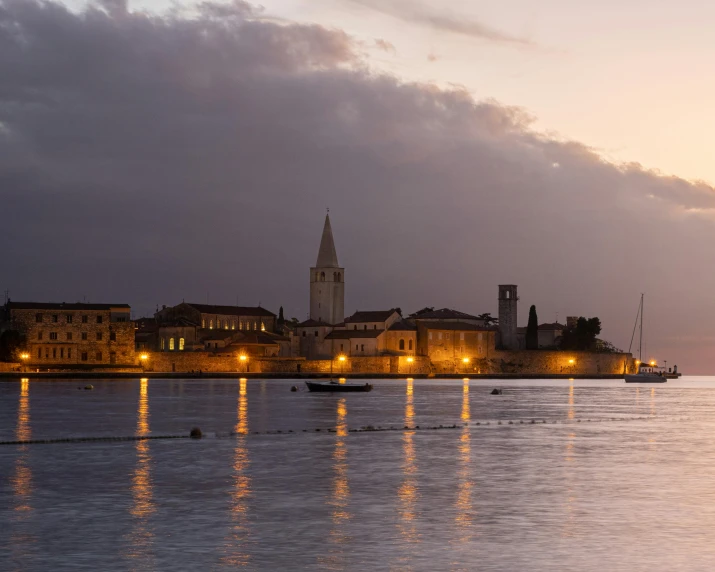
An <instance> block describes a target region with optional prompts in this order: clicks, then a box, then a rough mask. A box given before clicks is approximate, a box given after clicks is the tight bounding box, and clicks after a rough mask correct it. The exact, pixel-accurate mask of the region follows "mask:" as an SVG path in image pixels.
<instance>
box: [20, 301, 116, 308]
mask: <svg viewBox="0 0 715 572" xmlns="http://www.w3.org/2000/svg"><path fill="white" fill-rule="evenodd" d="M7 307H8V309H10V310H129V309H130V306H129V304H84V303H82V302H75V303H74V304H67V303H66V302H61V303H54V302H8V303H7Z"/></svg>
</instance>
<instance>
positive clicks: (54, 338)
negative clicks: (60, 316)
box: [50, 332, 57, 340]
mask: <svg viewBox="0 0 715 572" xmlns="http://www.w3.org/2000/svg"><path fill="white" fill-rule="evenodd" d="M50 339H51V340H56V339H57V332H50Z"/></svg>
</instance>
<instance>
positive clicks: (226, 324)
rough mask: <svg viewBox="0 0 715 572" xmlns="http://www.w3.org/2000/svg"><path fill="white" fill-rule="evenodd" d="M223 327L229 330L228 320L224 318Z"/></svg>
mask: <svg viewBox="0 0 715 572" xmlns="http://www.w3.org/2000/svg"><path fill="white" fill-rule="evenodd" d="M223 329H224V330H228V320H224V322H223Z"/></svg>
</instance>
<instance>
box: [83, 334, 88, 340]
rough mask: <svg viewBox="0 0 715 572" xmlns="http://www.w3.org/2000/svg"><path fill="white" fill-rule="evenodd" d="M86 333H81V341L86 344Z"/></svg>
mask: <svg viewBox="0 0 715 572" xmlns="http://www.w3.org/2000/svg"><path fill="white" fill-rule="evenodd" d="M87 337H88V336H87V332H82V341H83V342H86V341H87Z"/></svg>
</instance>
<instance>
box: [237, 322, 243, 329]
mask: <svg viewBox="0 0 715 572" xmlns="http://www.w3.org/2000/svg"><path fill="white" fill-rule="evenodd" d="M238 329H239V330H242V329H243V322H242V321H241V320H239V321H238Z"/></svg>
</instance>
